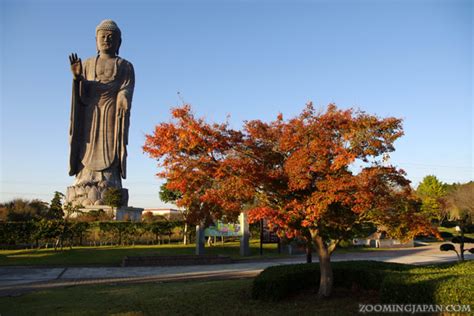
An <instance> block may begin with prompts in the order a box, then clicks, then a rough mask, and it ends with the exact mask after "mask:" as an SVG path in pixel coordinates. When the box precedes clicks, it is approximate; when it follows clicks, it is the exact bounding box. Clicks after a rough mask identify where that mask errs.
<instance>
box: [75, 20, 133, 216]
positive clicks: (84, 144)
mask: <svg viewBox="0 0 474 316" xmlns="http://www.w3.org/2000/svg"><path fill="white" fill-rule="evenodd" d="M95 35H96V44H97V55H95V56H93V57H91V58H89V59H87V60H86V61H85V62H82V61H81V59H80V58H79V57H78V56H77V54H71V55H70V56H69V61H70V64H71V71H72V75H73V85H72V102H71V120H70V129H69V136H70V137H69V141H70V157H69V175H70V176H75V181H74V184H73V185H72V186H70V187H68V188H67V193H66V201H67V202H71V203H72V204H73V205H82V206H84V207H92V206H99V205H104V201H103V198H104V194H105V192H106V191H107V189H109V188H118V189H120V190H121V193H122V206H123V207H127V206H128V190H127V189H124V188H122V178H123V179H125V178H126V174H127V173H126V171H127V168H126V166H127V163H126V162H127V144H128V129H129V125H130V124H129V123H130V109H131V106H132V97H133V89H134V85H135V74H134V70H133V66H132V64H131V63H130V62H128V61H127V60H125V59H123V58H121V57H119V56H118V53H119V48H120V44H121V43H122V33H121V31H120V29H119V27H118V26H117V24H116V23H115V22H114V21H112V20H104V21H102V22H101V23H100V24H99V25H98V26H97V27H96V30H95ZM96 208H97V207H96Z"/></svg>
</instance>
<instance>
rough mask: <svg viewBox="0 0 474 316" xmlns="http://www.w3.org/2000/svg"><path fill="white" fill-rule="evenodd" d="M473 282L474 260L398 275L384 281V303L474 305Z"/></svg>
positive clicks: (382, 292) (399, 273) (428, 267)
mask: <svg viewBox="0 0 474 316" xmlns="http://www.w3.org/2000/svg"><path fill="white" fill-rule="evenodd" d="M473 280H474V262H473V261H466V262H461V263H455V264H444V265H432V266H425V267H419V268H413V269H410V270H408V271H405V272H398V273H397V272H395V273H391V274H390V275H389V276H387V277H386V278H385V279H384V280H383V283H382V286H381V291H380V292H381V293H380V294H381V301H382V303H403V304H443V305H448V304H473V302H474V281H473Z"/></svg>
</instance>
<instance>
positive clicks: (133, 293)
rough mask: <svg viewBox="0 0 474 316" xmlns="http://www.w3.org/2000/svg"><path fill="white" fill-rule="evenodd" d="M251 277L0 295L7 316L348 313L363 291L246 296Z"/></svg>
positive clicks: (363, 297)
mask: <svg viewBox="0 0 474 316" xmlns="http://www.w3.org/2000/svg"><path fill="white" fill-rule="evenodd" d="M251 286H252V279H242V280H226V281H207V282H177V283H161V284H156V283H155V284H139V285H120V286H114V285H102V286H78V287H72V288H65V289H55V290H48V291H41V292H35V293H30V294H26V295H24V296H20V297H7V298H0V314H1V315H2V316H7V315H30V316H31V315H59V314H60V315H351V314H356V313H357V311H358V304H359V303H361V302H365V303H367V302H374V301H376V298H375V297H373V298H371V295H368V294H367V293H361V292H359V293H352V292H348V291H347V290H342V289H341V290H339V289H338V290H336V291H335V293H334V297H332V298H331V299H328V300H324V301H320V300H318V299H317V298H316V295H315V294H314V293H312V292H306V293H302V294H300V295H298V296H296V297H292V298H289V299H287V300H285V301H282V302H276V303H275V302H261V301H255V300H252V299H251V298H250V289H251Z"/></svg>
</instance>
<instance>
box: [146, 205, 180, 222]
mask: <svg viewBox="0 0 474 316" xmlns="http://www.w3.org/2000/svg"><path fill="white" fill-rule="evenodd" d="M147 212H150V213H152V214H153V215H154V216H163V217H164V218H166V219H167V220H171V221H174V220H181V219H183V212H182V211H180V210H177V209H173V208H146V209H144V210H143V212H142V217H143V215H145V214H146V213H147Z"/></svg>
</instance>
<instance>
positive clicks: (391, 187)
mask: <svg viewBox="0 0 474 316" xmlns="http://www.w3.org/2000/svg"><path fill="white" fill-rule="evenodd" d="M172 115H173V118H174V121H173V122H170V123H162V124H160V125H158V126H157V127H156V128H155V131H154V133H153V134H151V135H147V139H146V143H145V146H144V151H145V152H147V153H148V154H149V155H150V156H151V157H153V158H155V159H158V160H159V162H160V167H162V171H161V172H159V173H158V176H160V177H163V178H166V179H167V187H168V188H169V189H170V190H177V191H179V192H181V194H182V196H181V198H180V199H179V200H177V204H178V205H179V206H183V207H185V208H187V209H188V210H190V212H191V214H194V218H196V219H199V220H203V219H206V218H216V217H217V218H219V216H222V215H223V214H226V216H235V215H236V214H238V213H239V212H241V211H242V210H246V211H248V212H249V219H250V220H251V221H257V220H259V219H262V218H265V219H266V220H267V221H268V222H269V223H270V225H271V226H272V227H273V228H275V229H277V231H278V232H279V234H280V235H281V236H283V235H286V237H287V238H290V239H291V238H295V237H299V238H300V239H303V240H305V241H306V247H307V249H308V251H311V249H312V248H313V246H314V247H315V248H316V250H317V254H318V257H319V262H320V267H321V278H320V288H319V295H320V296H322V297H326V296H329V295H330V293H331V291H332V284H333V273H332V268H331V264H330V257H331V254H332V253H333V251H334V250H335V249H336V247H337V245H338V244H339V242H340V241H341V240H343V239H347V238H350V236H351V235H352V234H353V233H354V231H356V230H357V229H359V228H360V227H361V226H363V225H364V224H366V223H374V224H375V225H378V226H380V225H383V227H384V229H385V230H386V231H387V233H388V234H389V235H391V236H394V237H397V238H401V239H408V238H411V237H413V236H414V235H416V234H421V233H424V232H428V231H430V225H429V221H427V220H426V219H425V218H424V217H423V216H422V215H421V214H420V213H419V212H418V211H419V203H418V202H417V200H416V199H415V198H414V197H413V194H412V192H411V189H410V186H409V181H408V180H407V179H406V178H405V176H404V172H403V171H402V170H399V169H396V168H395V167H393V166H390V165H388V163H387V162H386V161H387V159H388V154H389V153H390V152H392V151H393V150H394V146H393V144H394V142H395V141H396V140H397V139H398V138H399V137H401V136H402V135H403V130H402V125H401V123H402V122H401V120H400V119H397V118H392V117H390V118H379V117H377V116H374V115H369V114H366V113H364V112H360V111H355V110H352V109H349V110H341V109H338V108H337V107H336V106H335V105H332V104H331V105H329V106H328V107H327V109H326V110H325V111H316V110H315V109H314V108H313V106H312V104H308V105H307V107H306V109H305V110H304V111H303V112H302V113H301V114H300V115H299V116H297V117H295V118H292V119H289V120H284V119H283V116H282V115H279V116H278V117H277V118H276V120H274V121H272V122H268V123H266V122H262V121H259V120H253V121H247V122H245V124H244V127H243V129H242V130H241V131H235V130H232V129H230V128H229V127H228V125H227V124H208V123H206V122H205V121H204V120H203V119H197V118H195V117H194V115H193V114H192V112H191V109H190V107H189V106H184V107H182V108H178V109H174V110H173V112H172Z"/></svg>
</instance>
